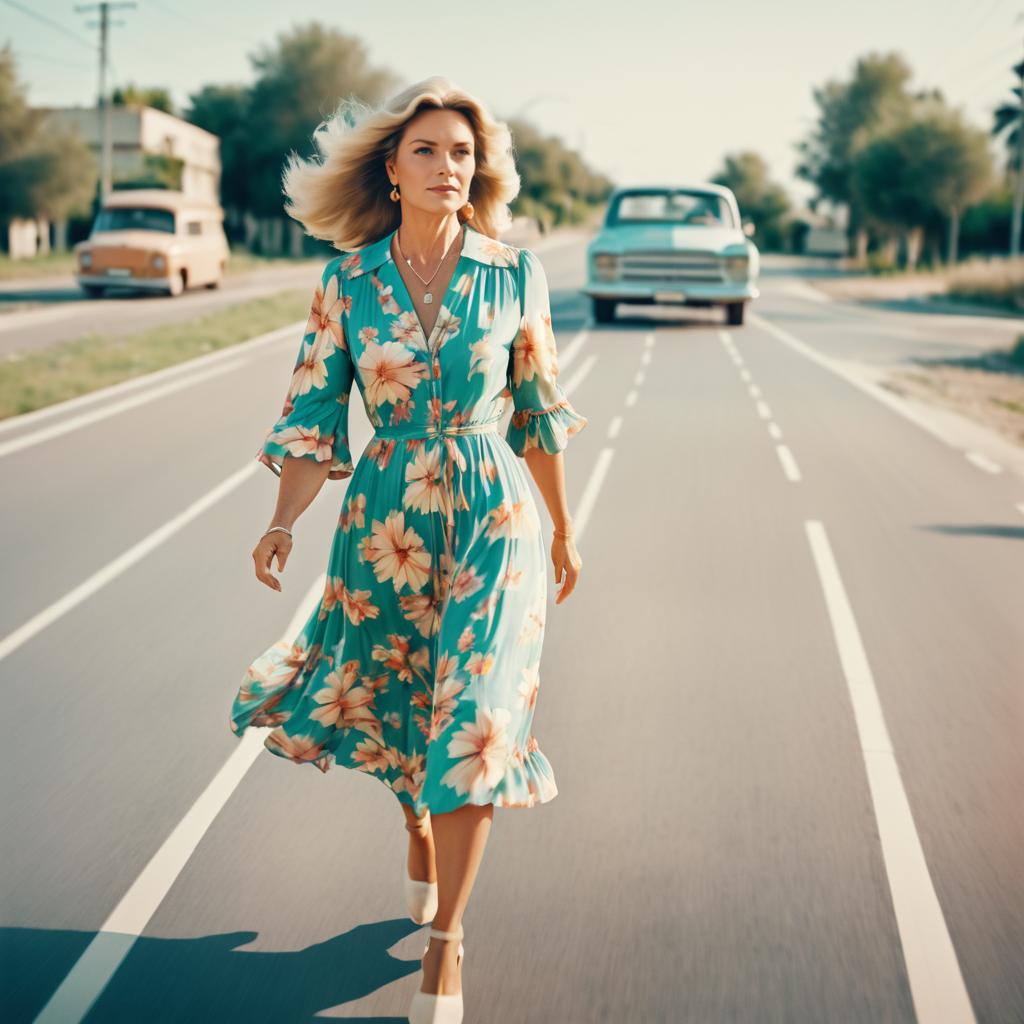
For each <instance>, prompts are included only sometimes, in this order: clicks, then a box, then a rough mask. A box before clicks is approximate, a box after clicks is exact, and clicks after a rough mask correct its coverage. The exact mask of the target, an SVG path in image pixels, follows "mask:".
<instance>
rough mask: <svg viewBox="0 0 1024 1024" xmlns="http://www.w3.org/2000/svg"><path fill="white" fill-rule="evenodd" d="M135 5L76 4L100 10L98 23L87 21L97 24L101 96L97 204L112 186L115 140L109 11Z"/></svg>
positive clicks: (124, 1)
mask: <svg viewBox="0 0 1024 1024" xmlns="http://www.w3.org/2000/svg"><path fill="white" fill-rule="evenodd" d="M135 6H137V5H136V4H135V3H133V2H132V0H116V2H111V0H100V2H99V3H95V4H76V5H75V10H76V11H79V12H82V11H95V10H98V11H99V12H100V20H99V21H98V22H95V21H90V22H89V28H96V27H98V28H99V30H100V49H99V54H100V95H99V105H98V110H99V120H100V203H101V204H102V203H103V201H104V200H105V199H106V198H107V196H108V195H110V193H111V191H112V189H113V177H114V171H113V151H114V143H113V138H112V135H111V126H110V97H109V96H108V95H107V67H108V65H109V63H110V56H109V54H110V39H109V36H110V25H111V21H110V12H111V11H112V10H117V9H118V8H121V7H135ZM113 24H115V25H123V24H124V22H123V21H117V22H114V23H113Z"/></svg>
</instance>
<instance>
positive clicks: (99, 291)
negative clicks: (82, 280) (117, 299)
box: [81, 284, 106, 299]
mask: <svg viewBox="0 0 1024 1024" xmlns="http://www.w3.org/2000/svg"><path fill="white" fill-rule="evenodd" d="M81 287H82V291H83V292H85V294H86V295H87V296H88V297H89V298H90V299H102V298H103V294H104V292H106V288H104V287H103V285H101V284H83V285H82V286H81Z"/></svg>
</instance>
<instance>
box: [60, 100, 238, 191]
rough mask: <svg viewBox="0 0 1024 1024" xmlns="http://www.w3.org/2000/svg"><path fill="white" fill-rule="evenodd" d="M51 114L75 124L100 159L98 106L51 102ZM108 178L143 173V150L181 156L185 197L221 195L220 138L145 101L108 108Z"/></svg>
mask: <svg viewBox="0 0 1024 1024" xmlns="http://www.w3.org/2000/svg"><path fill="white" fill-rule="evenodd" d="M48 114H49V116H50V117H53V118H55V119H56V120H57V121H59V122H60V123H62V124H66V125H74V127H76V128H77V129H78V130H79V132H81V134H82V138H83V139H85V141H86V142H87V143H88V145H89V148H90V149H91V150H92V151H93V153H95V155H96V162H97V166H98V165H99V161H100V156H101V154H100V139H101V134H100V116H101V115H100V111H99V109H98V108H97V107H56V108H52V109H50V110H49V111H48ZM110 125H111V139H112V150H113V152H112V157H111V159H112V163H113V182H114V187H115V188H116V187H117V183H118V181H119V180H121V181H123V180H126V179H129V178H135V177H138V176H140V175H142V174H144V173H145V170H146V165H145V157H146V155H149V154H151V155H154V156H168V157H172V158H176V159H178V160H181V161H182V171H181V191H182V192H183V193H184V194H185V195H186V196H189V197H190V198H194V199H203V200H206V201H209V202H214V203H216V202H219V201H220V139H219V138H218V137H217V136H216V135H213V134H212V133H210V132H208V131H206V130H205V129H203V128H199V127H197V126H196V125H194V124H189V122H188V121H183V120H182V119H181V118H180V117H175V116H174V115H173V114H166V113H164V111H162V110H156V109H155V108H153V107H144V106H124V107H120V106H113V107H111V108H110Z"/></svg>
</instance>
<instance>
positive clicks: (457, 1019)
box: [409, 924, 466, 1024]
mask: <svg viewBox="0 0 1024 1024" xmlns="http://www.w3.org/2000/svg"><path fill="white" fill-rule="evenodd" d="M427 934H428V935H430V936H434V937H436V938H438V939H460V940H461V939H462V936H463V931H462V925H461V924H460V925H459V930H458V931H455V932H442V931H440V930H438V929H437V928H431V929H430V931H429V932H427ZM429 948H430V942H429V940H428V941H427V945H426V946H425V947H424V950H423V955H424V956H426V955H427V950H428V949H429ZM465 952H466V951H465V950H464V949H463V948H462V942H461V941H460V942H459V958H458V964H459V967H460V968H461V967H462V960H463V955H464V953H465ZM420 985H421V986H422V985H423V971H422V968H421V969H420ZM409 1024H462V993H461V992H454V993H445V994H443V995H442V994H440V993H436V992H424V991H423V990H422V988H420V989H417V991H416V992H415V994H414V995H413V997H412V1003H411V1004H410V1006H409Z"/></svg>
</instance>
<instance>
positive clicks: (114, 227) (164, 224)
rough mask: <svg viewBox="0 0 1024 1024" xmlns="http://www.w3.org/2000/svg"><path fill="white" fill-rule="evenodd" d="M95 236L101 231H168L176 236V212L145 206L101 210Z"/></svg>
mask: <svg viewBox="0 0 1024 1024" xmlns="http://www.w3.org/2000/svg"><path fill="white" fill-rule="evenodd" d="M92 230H93V234H96V233H98V232H101V231H166V232H167V233H168V234H171V235H173V234H174V211H173V210H158V209H154V208H152V207H145V206H138V207H135V206H117V207H110V208H108V209H106V210H100V212H99V214H98V215H97V216H96V223H95V224H93V226H92Z"/></svg>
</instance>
